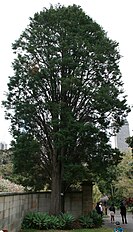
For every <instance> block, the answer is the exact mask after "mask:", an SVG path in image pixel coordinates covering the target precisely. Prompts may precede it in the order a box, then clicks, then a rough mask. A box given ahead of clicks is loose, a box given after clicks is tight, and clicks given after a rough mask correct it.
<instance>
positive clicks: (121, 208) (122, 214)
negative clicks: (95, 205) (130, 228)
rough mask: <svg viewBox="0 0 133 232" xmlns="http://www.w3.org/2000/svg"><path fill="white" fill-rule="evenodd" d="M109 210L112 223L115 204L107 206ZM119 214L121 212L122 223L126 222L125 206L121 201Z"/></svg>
mask: <svg viewBox="0 0 133 232" xmlns="http://www.w3.org/2000/svg"><path fill="white" fill-rule="evenodd" d="M109 210H110V219H111V223H113V222H114V221H115V206H114V204H112V205H111V206H110V207H109ZM120 214H121V219H122V223H123V224H127V217H126V214H127V213H126V207H125V205H124V203H123V202H121V204H120Z"/></svg>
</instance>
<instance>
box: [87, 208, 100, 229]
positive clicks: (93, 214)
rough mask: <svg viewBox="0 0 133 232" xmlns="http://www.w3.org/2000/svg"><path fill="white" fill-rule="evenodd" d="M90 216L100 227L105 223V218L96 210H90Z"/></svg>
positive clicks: (96, 225)
mask: <svg viewBox="0 0 133 232" xmlns="http://www.w3.org/2000/svg"><path fill="white" fill-rule="evenodd" d="M89 215H90V218H92V219H93V223H94V227H100V226H102V224H103V218H102V217H101V215H99V214H98V213H97V212H96V210H92V211H91V212H90V214H89Z"/></svg>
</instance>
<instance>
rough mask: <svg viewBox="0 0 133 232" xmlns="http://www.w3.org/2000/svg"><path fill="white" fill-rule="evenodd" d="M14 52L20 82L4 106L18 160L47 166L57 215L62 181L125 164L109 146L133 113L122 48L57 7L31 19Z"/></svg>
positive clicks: (12, 83)
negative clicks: (121, 63) (124, 78)
mask: <svg viewBox="0 0 133 232" xmlns="http://www.w3.org/2000/svg"><path fill="white" fill-rule="evenodd" d="M13 50H14V53H15V54H16V58H15V60H14V62H13V70H14V75H13V76H11V77H9V83H8V93H7V100H6V101H5V102H4V103H3V104H4V105H5V107H6V111H7V112H6V117H7V118H8V119H10V120H11V131H12V134H13V137H14V145H13V148H14V154H15V157H17V158H16V160H19V161H21V162H23V164H24V163H25V164H26V163H27V162H26V155H27V159H30V160H32V157H33V156H34V158H35V160H37V162H34V163H33V164H32V165H34V168H35V170H37V169H38V168H36V167H37V165H39V166H40V164H39V162H40V163H41V166H40V168H41V167H42V166H44V167H47V170H49V171H48V174H49V182H50V186H51V190H52V194H51V202H52V207H51V213H58V212H60V208H61V204H60V202H61V201H60V195H61V194H60V193H61V191H62V190H61V186H62V180H63V178H64V179H65V178H66V179H69V180H70V179H71V176H72V175H70V170H71V172H72V173H73V172H75V173H78V172H76V170H78V169H79V167H80V170H81V169H82V170H83V171H82V174H83V175H80V177H79V178H80V179H83V178H92V177H93V176H95V174H98V175H100V173H102V172H103V171H105V169H106V167H108V165H111V164H113V165H114V164H117V163H118V162H119V160H120V154H119V152H118V151H117V150H113V149H112V148H111V146H110V145H109V143H108V142H109V136H110V134H111V130H112V129H114V131H115V130H117V129H118V128H119V127H120V126H121V125H122V124H123V123H124V120H125V118H126V116H127V114H128V111H129V107H128V105H127V103H126V96H125V95H124V90H123V83H122V80H121V73H120V70H119V60H120V54H119V47H118V43H117V42H116V41H113V40H111V39H110V38H108V37H107V34H106V32H105V31H104V30H103V29H102V27H101V26H100V25H98V24H97V23H96V22H95V21H93V20H92V19H91V18H90V17H89V16H88V15H86V14H85V12H83V10H82V9H81V7H79V6H76V5H73V6H68V7H65V6H60V5H58V6H56V7H53V6H51V7H50V8H49V9H43V11H41V12H39V13H36V14H35V15H34V17H33V18H30V23H29V25H28V26H27V28H26V29H25V30H24V31H23V32H22V34H21V35H20V38H19V39H18V40H16V41H15V43H14V44H13ZM110 129H111V130H110ZM28 137H29V138H30V139H29V140H28V139H27V138H28ZM23 140H24V141H23ZM27 141H29V142H30V145H29V147H28V143H27ZM20 144H21V146H20ZM25 144H27V147H25ZM35 144H37V146H34V145H35ZM32 146H33V149H30V148H32ZM20 147H21V148H20ZM20 150H21V152H20ZM24 153H25V154H24ZM31 153H32V154H31ZM18 154H21V156H19V155H18ZM38 156H39V157H38ZM33 160H34V159H33ZM31 163H32V161H31ZM15 164H16V170H17V164H18V162H17V161H16V163H15ZM76 165H77V166H76ZM100 166H101V167H102V168H99V167H100ZM68 167H69V169H68ZM76 167H77V169H76ZM34 168H33V169H34ZM45 170H46V169H45ZM28 171H29V169H28ZM40 172H41V171H40ZM45 173H46V172H45ZM79 178H77V179H79ZM73 179H74V178H73ZM44 180H45V181H46V180H47V178H44Z"/></svg>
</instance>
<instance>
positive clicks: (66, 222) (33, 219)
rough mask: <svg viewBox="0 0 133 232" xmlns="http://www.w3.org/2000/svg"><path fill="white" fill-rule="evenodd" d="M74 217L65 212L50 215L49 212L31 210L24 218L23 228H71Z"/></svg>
mask: <svg viewBox="0 0 133 232" xmlns="http://www.w3.org/2000/svg"><path fill="white" fill-rule="evenodd" d="M74 220H75V219H74V217H73V216H72V215H71V214H68V213H65V214H60V215H59V216H54V215H49V214H47V213H40V212H30V213H28V214H27V215H26V216H25V217H24V220H23V223H22V228H23V229H30V228H32V229H44V230H48V229H71V228H72V223H73V222H74Z"/></svg>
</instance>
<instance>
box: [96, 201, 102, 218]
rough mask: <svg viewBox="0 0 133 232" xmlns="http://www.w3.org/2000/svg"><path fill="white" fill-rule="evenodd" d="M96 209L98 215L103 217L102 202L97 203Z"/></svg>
mask: <svg viewBox="0 0 133 232" xmlns="http://www.w3.org/2000/svg"><path fill="white" fill-rule="evenodd" d="M95 209H96V211H97V213H98V214H100V215H101V217H102V211H101V207H100V202H97V205H96V208H95Z"/></svg>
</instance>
